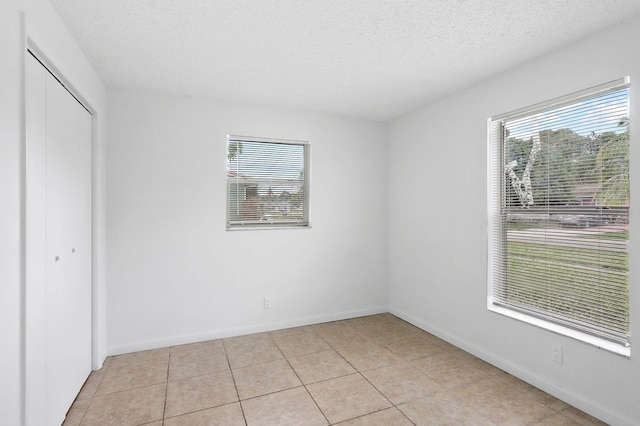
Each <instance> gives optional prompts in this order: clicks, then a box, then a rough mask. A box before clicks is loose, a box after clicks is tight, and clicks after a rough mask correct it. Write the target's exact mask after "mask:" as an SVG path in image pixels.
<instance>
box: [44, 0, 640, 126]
mask: <svg viewBox="0 0 640 426" xmlns="http://www.w3.org/2000/svg"><path fill="white" fill-rule="evenodd" d="M50 2H51V4H52V5H53V6H54V7H55V8H56V10H57V11H58V13H59V14H60V16H61V17H62V19H63V20H64V21H65V22H66V24H67V26H68V27H69V29H70V30H71V32H72V33H73V34H74V35H75V36H76V39H77V40H78V43H79V44H80V46H81V47H82V49H83V50H84V52H85V53H86V55H87V57H88V58H89V60H90V61H91V63H92V64H94V66H95V67H96V69H97V70H98V72H99V74H100V75H101V76H102V78H103V79H104V81H105V82H106V84H107V86H108V87H110V88H128V89H136V90H147V91H152V92H161V93H168V94H174V95H190V96H205V97H211V98H215V99H218V100H223V101H232V102H243V103H254V104H263V105H271V106H278V107H289V108H296V109H303V110H313V111H322V112H331V113H336V114H340V115H345V116H351V117H358V118H364V119H368V120H381V121H388V120H391V119H394V118H397V117H400V116H402V115H403V114H405V113H407V112H410V111H412V110H415V109H416V108H418V107H420V106H422V105H425V104H428V103H430V102H432V101H434V100H436V99H439V98H442V97H443V96H445V95H447V94H449V93H451V92H454V91H459V90H461V89H464V88H467V87H471V86H473V85H474V84H476V83H478V82H480V81H482V80H484V79H486V78H488V77H490V76H491V75H494V74H497V73H499V72H502V71H504V70H507V69H509V68H513V67H515V66H517V65H519V64H522V63H524V62H526V61H528V60H531V59H533V58H535V57H537V56H539V55H541V54H543V53H546V52H549V51H551V50H554V49H557V48H559V47H561V46H563V45H567V44H569V43H572V42H574V41H576V40H579V39H581V38H584V37H586V36H587V35H589V34H593V33H595V32H597V31H600V30H602V29H604V28H606V27H610V26H612V25H615V24H618V23H620V22H621V21H623V20H624V19H627V18H629V17H630V16H632V15H634V14H636V13H638V10H640V2H639V1H638V0H566V1H557V0H537V1H527V0H516V1H514V0H474V1H459V0H455V1H452V0H430V1H423V0H377V1H371V0H349V1H342V0H312V1H297V0H266V1H256V0H216V1H210V0H192V1H186V2H177V1H173V0H142V1H129V0H110V1H102V0H83V1H76V0H50Z"/></svg>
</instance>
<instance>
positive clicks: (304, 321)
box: [108, 306, 387, 356]
mask: <svg viewBox="0 0 640 426" xmlns="http://www.w3.org/2000/svg"><path fill="white" fill-rule="evenodd" d="M385 312H387V307H386V306H377V307H372V308H366V309H357V310H353V311H346V312H335V313H331V314H326V315H317V316H311V317H301V318H295V319H289V320H285V321H277V322H272V323H261V324H254V325H249V326H244V327H232V328H225V329H219V330H211V331H207V332H205V333H194V334H188V335H181V336H171V337H167V338H162V339H154V340H145V341H141V342H135V343H129V344H123V345H114V346H111V347H109V348H108V354H109V355H110V356H112V355H120V354H125V353H129V352H137V351H144V350H148V349H158V348H165V347H167V346H175V345H183V344H186V343H194V342H202V341H205V340H214V339H222V338H225V337H234V336H242V335H245V334H252V333H261V332H265V331H274V330H281V329H283V328H291V327H300V326H303V325H312V324H320V323H323V322H330V321H339V320H344V319H350V318H357V317H362V316H366V315H375V314H382V313H385Z"/></svg>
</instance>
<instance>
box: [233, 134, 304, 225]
mask: <svg viewBox="0 0 640 426" xmlns="http://www.w3.org/2000/svg"><path fill="white" fill-rule="evenodd" d="M310 149H311V147H310V145H309V144H308V143H307V142H300V141H287V140H276V139H265V138H252V137H245V136H228V137H227V228H229V229H233V228H249V227H252V228H268V227H291V226H309V158H310Z"/></svg>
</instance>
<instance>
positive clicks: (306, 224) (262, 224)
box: [225, 134, 311, 231]
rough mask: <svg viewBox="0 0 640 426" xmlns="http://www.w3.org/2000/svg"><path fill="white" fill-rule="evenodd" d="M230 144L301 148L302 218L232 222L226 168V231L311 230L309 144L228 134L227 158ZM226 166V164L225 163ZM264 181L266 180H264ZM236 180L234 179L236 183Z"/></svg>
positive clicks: (229, 178)
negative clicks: (262, 144) (294, 146)
mask: <svg viewBox="0 0 640 426" xmlns="http://www.w3.org/2000/svg"><path fill="white" fill-rule="evenodd" d="M230 142H238V143H242V142H245V143H264V144H279V145H296V146H301V147H302V148H303V179H302V189H303V206H302V209H303V217H302V219H292V220H255V219H254V220H246V221H243V220H233V219H232V218H231V217H230V202H231V199H230V198H231V197H230V190H231V189H230V184H231V182H232V178H231V177H230V175H229V173H230V172H231V170H230V169H229V168H228V167H227V170H226V172H227V178H226V182H227V189H226V230H227V231H237V230H266V229H308V228H311V221H310V218H309V213H310V209H309V204H310V203H309V200H310V186H311V144H310V143H309V141H301V140H292V139H275V138H264V137H255V136H240V135H232V134H229V135H227V137H226V146H227V147H226V148H225V151H226V153H227V158H228V154H229V151H228V146H229V143H230ZM227 164H228V163H227ZM265 180H266V179H265ZM237 181H238V178H237V177H236V182H237Z"/></svg>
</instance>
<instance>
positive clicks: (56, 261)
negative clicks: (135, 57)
mask: <svg viewBox="0 0 640 426" xmlns="http://www.w3.org/2000/svg"><path fill="white" fill-rule="evenodd" d="M26 86H27V100H26V106H27V149H26V159H27V164H26V182H25V183H26V194H27V195H26V212H27V217H26V237H27V238H26V254H27V256H26V263H27V264H26V285H27V288H26V305H27V309H26V320H27V329H26V332H27V339H26V373H27V377H26V379H27V380H26V394H27V400H26V402H27V404H26V408H27V422H28V423H30V424H46V425H59V424H61V422H62V421H63V420H64V417H65V414H66V412H67V410H68V409H69V407H70V406H71V404H72V402H73V400H74V398H75V396H76V395H77V393H78V391H79V390H80V388H81V387H82V384H83V383H84V381H85V379H86V378H87V376H88V375H89V373H90V372H91V176H92V173H91V167H92V166H91V164H92V159H91V145H92V118H91V114H89V112H88V111H87V110H86V109H85V108H84V107H83V106H82V105H81V104H80V103H79V102H78V101H77V100H76V99H75V98H74V97H73V96H72V95H71V94H70V93H69V92H68V91H67V90H66V89H65V88H64V87H63V86H62V85H61V84H60V83H59V82H58V81H57V80H56V79H55V78H54V77H53V76H52V75H51V73H49V72H48V70H47V69H46V68H44V67H43V66H42V65H41V64H40V63H39V62H38V61H37V60H36V59H35V58H33V57H31V56H29V58H28V64H27V79H26ZM34 387H36V388H35V389H34Z"/></svg>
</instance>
